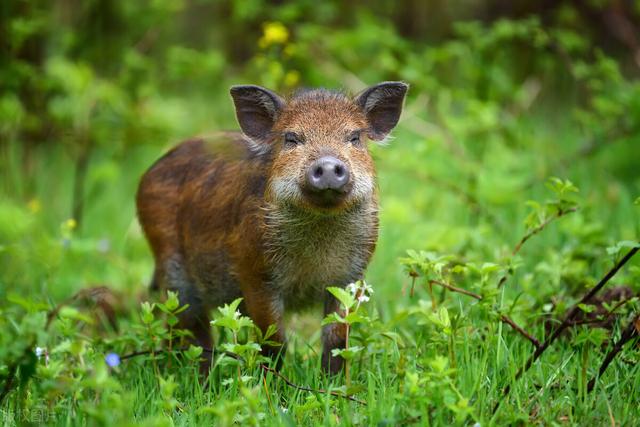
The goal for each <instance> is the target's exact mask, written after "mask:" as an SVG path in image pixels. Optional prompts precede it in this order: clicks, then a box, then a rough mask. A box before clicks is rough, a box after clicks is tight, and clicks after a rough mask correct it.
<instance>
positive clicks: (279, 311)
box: [243, 287, 287, 369]
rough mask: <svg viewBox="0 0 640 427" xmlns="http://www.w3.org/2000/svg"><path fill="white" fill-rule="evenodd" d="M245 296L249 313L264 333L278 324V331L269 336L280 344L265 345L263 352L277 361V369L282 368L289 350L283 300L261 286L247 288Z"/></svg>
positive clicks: (270, 339)
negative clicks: (285, 330) (283, 319)
mask: <svg viewBox="0 0 640 427" xmlns="http://www.w3.org/2000/svg"><path fill="white" fill-rule="evenodd" d="M243 296H244V305H245V308H246V310H247V313H248V314H249V316H250V317H251V319H252V320H253V323H255V324H256V326H257V327H259V328H260V330H261V331H262V333H263V334H264V333H265V332H267V329H268V328H269V326H271V325H276V327H277V330H276V333H275V334H274V335H272V336H271V337H270V338H269V341H274V342H276V343H279V344H277V345H263V346H262V354H263V355H264V356H267V357H270V358H271V360H273V361H275V362H276V369H280V368H281V367H282V361H283V359H284V355H285V353H286V351H287V341H286V336H285V332H284V327H283V323H282V317H283V311H284V306H283V304H282V302H281V301H280V300H279V299H277V298H274V296H273V294H272V293H270V292H268V291H267V290H266V289H263V288H261V287H259V288H257V289H256V288H252V289H250V290H245V292H244V295H243Z"/></svg>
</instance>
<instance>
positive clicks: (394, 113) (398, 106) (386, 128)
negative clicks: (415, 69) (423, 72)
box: [355, 82, 409, 141]
mask: <svg viewBox="0 0 640 427" xmlns="http://www.w3.org/2000/svg"><path fill="white" fill-rule="evenodd" d="M407 89H409V85H407V84H406V83H402V82H383V83H378V84H377V85H375V86H371V87H370V88H367V89H365V90H364V91H362V92H361V93H360V94H359V95H358V96H357V97H356V99H355V102H356V104H358V105H359V106H360V108H362V110H363V111H364V113H365V114H366V115H367V121H368V122H369V138H371V139H373V140H376V141H381V140H383V139H384V138H385V137H386V136H387V135H388V134H389V132H391V130H392V129H393V128H394V127H395V126H396V125H397V124H398V120H399V119H400V113H401V112H402V103H403V102H404V95H405V94H406V93H407Z"/></svg>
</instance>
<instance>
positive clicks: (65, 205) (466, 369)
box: [0, 0, 640, 425]
mask: <svg viewBox="0 0 640 427" xmlns="http://www.w3.org/2000/svg"><path fill="white" fill-rule="evenodd" d="M400 3H402V2H391V1H380V2H376V3H375V4H372V5H371V6H370V7H369V5H368V6H367V7H364V6H363V5H361V4H360V3H358V2H354V3H349V4H346V3H344V2H338V1H333V0H331V1H326V2H320V3H319V2H311V1H308V0H300V1H297V2H284V3H274V2H268V1H266V0H251V1H246V2H238V1H215V2H214V1H208V0H202V1H197V2H179V1H178V2H176V1H157V0H154V1H143V2H107V1H93V2H78V1H75V0H71V1H64V2H44V1H29V2H27V1H15V2H9V3H7V4H6V5H3V6H0V9H1V11H0V12H1V14H0V39H1V40H2V43H3V49H1V50H0V55H1V58H2V61H1V62H0V63H1V64H2V65H1V66H0V266H1V268H0V393H2V391H3V390H5V389H6V390H7V391H8V394H7V395H6V396H5V397H4V399H3V400H2V401H1V402H0V419H2V421H3V422H4V423H5V424H8V425H16V424H23V423H26V422H32V423H38V422H45V423H49V424H65V425H69V424H90V425H94V424H95V425H127V424H131V425H133V424H136V425H137V424H148V425H172V424H195V423H209V424H211V423H216V424H217V425H236V424H243V425H244V424H249V425H282V424H285V425H297V424H307V425H316V424H318V423H325V424H327V425H334V424H347V425H371V424H392V425H396V424H410V423H415V424H419V425H421V424H436V425H437V424H459V425H471V424H473V423H476V422H477V423H480V424H481V425H483V424H492V423H496V424H515V423H524V424H527V423H541V424H555V423H570V424H596V425H599V424H604V423H610V422H611V419H612V418H613V420H615V422H617V423H619V424H621V425H624V424H632V423H633V422H634V421H635V420H636V419H637V417H638V409H637V404H636V402H637V401H638V400H639V399H640V395H639V394H638V393H639V392H640V385H639V384H638V378H640V375H639V372H638V369H639V368H638V366H640V364H638V361H639V359H640V352H639V351H638V347H637V344H634V345H628V346H627V347H625V348H624V349H623V352H622V353H621V354H620V355H619V356H618V357H617V358H616V359H615V360H614V363H613V364H612V365H611V366H610V367H609V369H608V370H607V371H606V372H605V374H604V375H603V376H602V377H601V378H599V379H598V381H597V383H596V388H595V390H594V391H593V392H591V393H589V392H588V386H587V384H588V380H589V379H591V378H594V376H595V375H596V374H597V371H598V367H599V366H600V363H601V361H602V360H603V358H604V357H605V354H606V353H607V351H608V350H609V349H611V348H612V342H613V341H615V340H616V339H618V338H619V337H620V335H621V333H620V331H621V330H622V329H623V328H625V327H626V325H627V324H628V323H629V322H630V320H631V319H632V318H633V316H634V313H637V312H638V310H640V304H639V302H638V298H637V296H636V297H630V298H627V299H624V298H623V299H622V300H620V299H618V298H613V299H611V300H604V301H600V302H595V301H592V302H590V303H586V304H580V305H579V306H578V309H579V310H580V313H581V314H580V315H581V316H583V317H581V319H582V320H584V321H585V322H583V323H582V324H576V325H575V326H574V327H572V328H571V329H570V330H569V332H568V333H566V334H564V335H563V336H562V337H561V338H560V339H559V340H558V341H556V342H555V343H554V344H553V345H552V346H551V347H550V348H549V349H548V350H547V351H546V353H545V354H544V355H543V356H542V358H541V359H540V360H539V361H538V362H536V364H535V365H534V367H533V368H532V369H531V370H529V371H528V372H527V373H525V374H524V375H523V376H522V378H520V379H519V380H515V379H514V378H515V376H516V372H517V371H518V369H519V368H520V367H521V366H523V365H524V363H525V361H526V360H527V359H528V358H529V356H530V355H531V353H532V351H533V350H535V349H536V344H535V343H533V342H532V341H531V340H530V339H528V338H527V337H525V336H523V335H522V334H521V333H519V332H517V331H516V330H515V329H513V328H512V327H511V326H509V324H508V323H506V322H505V320H504V319H505V318H508V319H509V320H511V321H512V322H514V323H515V324H517V325H520V326H522V327H523V328H524V329H525V330H526V331H527V332H528V333H529V334H531V336H532V337H534V339H535V338H537V339H539V340H541V341H542V340H543V338H545V337H548V333H549V332H550V331H551V330H552V328H553V327H554V325H557V324H558V319H560V318H562V316H564V315H566V314H567V313H569V312H571V307H573V305H574V304H575V303H576V302H578V301H579V298H580V297H581V296H582V295H584V294H585V292H587V291H588V290H589V289H591V288H592V287H593V286H594V285H595V284H596V283H597V282H598V281H599V280H600V279H601V278H602V277H603V275H604V274H605V273H606V272H607V271H608V270H609V269H610V268H611V266H612V265H614V264H615V263H617V262H619V261H620V260H621V259H622V258H623V257H624V256H625V255H626V254H628V253H629V251H630V250H636V249H637V247H638V241H639V237H638V234H639V231H640V221H639V220H638V215H639V213H640V210H639V209H640V207H639V205H640V197H639V195H640V177H639V175H638V169H637V146H638V143H640V141H638V138H639V136H638V135H640V133H639V132H638V130H640V81H639V80H638V78H637V76H638V74H637V68H634V65H633V63H632V60H630V58H629V57H627V56H626V54H625V53H624V52H621V51H620V50H619V49H612V48H611V45H612V44H611V43H609V42H601V40H603V39H606V37H604V36H603V34H602V33H601V32H598V31H600V30H598V28H599V27H597V26H595V25H589V22H588V21H587V20H586V19H587V18H585V17H586V16H591V15H589V14H588V13H585V12H584V11H583V10H581V9H580V8H579V7H574V6H568V5H567V4H564V3H562V4H561V5H559V6H557V7H555V6H554V7H552V8H550V9H549V10H546V11H545V13H541V14H529V15H527V16H525V17H524V18H522V19H487V20H485V21H484V22H480V21H469V20H465V19H459V17H461V16H463V17H468V16H472V15H468V14H466V13H467V12H466V10H467V9H469V10H472V11H477V9H474V8H475V7H476V6H475V2H463V3H461V5H460V6H453V5H448V6H446V8H445V7H444V6H442V8H443V9H442V10H440V9H438V8H436V7H434V8H433V17H431V16H430V17H429V19H428V20H425V22H427V23H431V24H434V25H433V28H434V29H433V30H431V29H429V28H427V29H425V28H424V27H421V26H420V25H422V24H420V25H419V24H415V25H414V24H411V22H412V19H410V18H411V17H412V13H415V14H416V16H418V14H419V13H420V10H421V9H420V8H421V6H420V4H419V3H420V2H409V3H410V4H411V6H410V7H409V6H407V7H405V9H406V10H403V7H404V6H402V5H400ZM436 3H437V2H436ZM450 3H453V2H450ZM590 3H594V5H590V6H589V7H592V8H594V9H593V10H596V11H606V10H608V9H607V7H608V6H606V5H599V6H598V5H595V3H606V2H590ZM494 7H498V6H495V5H494ZM583 7H586V6H583ZM411 8H414V9H415V10H412V9H411ZM445 9H446V11H448V12H446V11H445V12H446V13H445V12H443V10H445ZM533 10H537V9H533ZM447 13H449V14H450V16H453V18H454V19H452V20H446V19H442V22H435V21H437V19H436V18H435V17H440V18H441V17H442V16H443V15H442V14H444V15H447ZM630 13H631V12H630ZM633 13H634V14H635V15H633V16H637V13H640V11H634V12H633ZM438 19H439V18H438ZM435 24H438V25H435ZM425 25H426V24H425ZM429 31H432V32H429ZM607 40H608V39H607ZM391 79H401V80H405V81H407V82H408V83H410V85H411V89H410V92H409V99H408V101H407V104H406V106H405V111H404V113H403V118H402V121H401V123H400V126H399V128H398V129H397V131H396V133H395V137H396V140H394V141H391V144H390V145H389V146H388V147H380V146H372V147H371V149H372V152H373V155H374V157H375V159H376V164H377V168H378V170H379V185H380V193H381V195H380V199H381V205H382V210H381V235H380V239H379V242H378V249H377V252H376V255H375V257H374V260H373V262H372V264H371V266H370V269H369V271H368V274H367V281H368V282H370V283H373V284H374V285H375V289H376V292H375V294H373V295H371V292H370V289H369V288H368V287H367V286H368V285H366V282H364V281H361V282H357V283H355V284H353V286H352V287H351V288H349V289H346V290H345V289H341V288H338V287H334V286H331V285H335V284H327V285H329V286H330V287H329V292H331V293H332V294H333V295H334V296H335V297H336V298H337V299H338V300H339V301H340V302H341V304H342V306H343V310H344V311H343V313H336V314H334V315H330V316H329V317H327V318H325V319H324V320H323V321H322V322H323V323H324V324H327V323H333V322H339V323H344V324H346V325H348V328H349V344H348V346H347V348H345V349H337V350H336V351H335V355H336V356H341V357H343V358H345V359H346V360H347V364H346V365H347V366H348V373H347V374H346V377H344V376H338V377H335V378H328V377H325V376H323V375H321V374H320V372H321V371H320V360H319V359H320V357H319V336H320V333H319V324H320V319H317V316H316V318H312V319H309V318H310V317H311V316H309V315H296V316H294V317H293V318H292V319H291V321H289V322H288V323H289V324H291V326H292V328H293V331H292V333H291V337H290V345H289V352H288V354H287V356H286V358H285V361H284V367H283V371H282V375H283V376H284V377H285V378H287V379H289V380H290V381H291V382H292V383H293V384H294V385H298V386H299V387H298V388H296V387H293V386H291V385H290V384H287V383H286V382H285V381H284V379H283V378H282V377H280V376H278V375H276V374H275V373H274V372H273V371H270V370H268V369H265V367H269V366H270V365H269V364H270V361H269V360H267V359H266V358H264V357H263V356H261V354H260V349H261V347H262V346H263V345H269V344H272V343H271V342H270V341H269V340H270V338H271V336H272V334H273V333H274V331H275V330H274V329H273V328H271V329H270V330H269V331H267V332H266V333H264V334H263V333H262V332H261V331H260V330H259V329H257V328H256V327H255V325H254V324H253V322H252V321H251V319H250V318H248V317H246V316H244V315H243V314H242V313H241V312H240V311H239V309H240V307H241V301H240V300H236V301H234V302H232V303H230V304H228V305H226V306H223V307H220V308H219V309H218V310H217V311H216V314H217V316H216V318H215V320H214V321H213V322H212V326H213V328H212V330H213V332H214V335H215V337H216V348H215V349H214V350H216V353H214V354H213V355H211V353H210V349H202V348H200V347H197V346H193V345H191V344H189V341H188V338H189V337H188V335H189V334H188V332H186V331H182V330H180V329H179V328H178V314H179V313H180V312H181V311H182V310H185V309H188V307H180V306H179V303H178V298H177V295H175V294H172V293H169V294H168V295H167V296H166V298H165V299H164V300H163V301H154V302H147V300H148V299H149V297H148V296H147V295H146V292H145V286H146V283H147V280H148V277H149V276H150V272H151V268H152V265H151V256H150V254H149V252H148V248H147V246H146V244H145V242H144V239H143V238H142V235H141V233H140V229H139V227H138V225H137V223H136V220H135V214H134V207H133V198H134V193H135V188H136V185H137V181H138V179H139V176H140V175H141V173H142V172H143V171H144V170H145V169H146V168H147V167H148V166H149V165H150V164H151V163H152V162H153V161H154V159H156V158H157V157H158V156H159V155H160V154H161V152H162V151H163V150H164V149H166V148H168V147H169V146H171V145H173V144H174V143H175V142H176V141H179V140H181V139H183V138H186V137H190V136H192V135H195V134H199V133H202V132H205V131H210V130H217V129H225V128H233V127H235V125H234V121H233V113H232V109H231V102H230V100H229V97H228V94H227V91H228V87H229V86H230V85H231V84H237V83H247V82H251V83H255V84H262V85H266V86H269V87H271V88H273V89H276V90H280V91H283V92H290V91H292V90H295V89H296V88H298V87H304V86H318V85H320V86H327V87H337V88H344V89H346V90H348V91H357V90H359V89H361V88H363V87H365V85H366V84H372V83H375V82H377V81H381V80H391ZM578 188H579V191H578ZM639 279H640V266H639V265H638V258H637V257H636V258H633V259H632V260H631V261H630V262H629V263H628V264H627V265H626V266H625V267H624V268H623V269H622V270H621V271H619V272H618V273H617V275H616V276H615V277H614V278H613V279H612V281H611V283H610V284H608V285H607V286H608V287H614V286H617V287H618V288H617V289H620V288H621V287H623V286H625V287H626V288H628V289H629V290H630V291H629V292H631V293H632V294H636V295H637V294H638V292H639V291H640V282H639ZM97 284H106V285H107V286H108V287H109V288H110V289H112V290H113V301H115V303H114V302H113V301H111V300H109V301H111V302H109V304H108V305H109V306H113V308H115V311H116V317H117V319H118V321H117V325H116V327H117V328H118V329H117V330H115V329H114V324H113V323H112V322H111V321H110V316H109V315H108V313H106V312H105V311H104V310H103V308H104V301H103V300H102V299H100V298H98V297H96V296H95V295H93V294H90V297H89V298H84V297H83V298H75V297H74V298H70V297H72V296H73V295H78V291H81V290H82V289H86V288H91V287H94V286H96V285H97ZM626 288H625V289H626ZM81 293H82V291H81ZM369 297H371V301H368V298H369ZM56 308H57V309H56ZM588 322H591V323H596V322H600V323H598V324H599V325H600V326H606V328H607V329H604V328H601V327H597V328H594V327H591V326H592V324H591V323H588ZM636 343H637V341H636ZM532 345H533V348H532ZM209 356H211V357H210V360H209ZM203 361H205V362H210V363H211V367H212V373H211V376H210V378H209V381H206V382H204V381H202V380H201V379H200V377H199V374H198V367H199V365H200V363H201V362H203ZM7 384H9V385H10V387H7ZM505 387H510V389H511V390H510V393H509V394H508V395H507V396H506V397H504V394H503V390H504V389H505ZM307 389H310V390H311V391H309V390H307ZM346 396H350V397H352V398H354V399H356V400H358V401H364V402H366V404H362V403H357V402H356V401H353V400H349V399H347V398H346ZM567 401H570V402H572V405H567V404H566V402H567ZM498 402H500V405H499V407H498V409H497V411H496V412H495V413H494V411H493V408H494V407H496V404H497V403H498Z"/></svg>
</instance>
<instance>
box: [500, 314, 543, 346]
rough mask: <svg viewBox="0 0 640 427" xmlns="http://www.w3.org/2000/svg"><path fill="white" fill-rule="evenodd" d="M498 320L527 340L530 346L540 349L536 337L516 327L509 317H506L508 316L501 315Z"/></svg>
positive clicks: (520, 327)
mask: <svg viewBox="0 0 640 427" xmlns="http://www.w3.org/2000/svg"><path fill="white" fill-rule="evenodd" d="M500 320H501V321H502V322H503V323H506V324H507V325H509V326H511V327H512V328H513V329H514V330H515V331H516V332H518V333H519V334H520V335H522V336H523V337H525V338H526V339H528V340H529V341H530V342H531V344H533V346H534V347H535V348H540V341H538V339H537V338H536V337H534V336H533V335H531V334H530V333H528V332H527V331H525V330H524V328H523V327H522V326H520V325H518V324H517V323H516V322H514V321H513V320H512V319H511V318H510V317H508V316H506V315H504V314H501V315H500Z"/></svg>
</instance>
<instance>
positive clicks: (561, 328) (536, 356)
mask: <svg viewBox="0 0 640 427" xmlns="http://www.w3.org/2000/svg"><path fill="white" fill-rule="evenodd" d="M638 249H640V248H638V247H635V248H631V249H630V250H629V252H627V254H626V255H625V256H624V257H623V258H622V259H621V260H620V261H618V263H617V264H616V265H614V266H613V268H611V270H609V271H608V272H607V274H605V276H604V277H603V278H602V279H600V281H599V282H598V284H597V285H595V286H594V287H593V288H592V289H591V290H590V291H589V292H588V293H587V294H586V295H585V296H584V297H582V299H581V300H580V301H579V302H578V303H577V304H575V305H574V306H573V307H572V308H571V310H569V313H567V315H566V317H565V319H564V320H563V321H562V323H561V324H560V325H559V326H558V327H557V328H556V329H555V330H554V331H553V333H552V334H551V335H550V336H549V337H548V338H547V339H546V340H545V341H544V342H543V343H542V344H541V345H540V347H538V348H536V350H535V352H534V353H533V354H532V355H531V356H530V357H529V359H527V361H526V363H525V364H524V366H523V367H521V368H520V369H519V370H518V372H516V375H515V377H514V381H517V380H518V379H520V377H521V376H522V375H523V374H524V373H525V372H527V371H528V370H529V369H530V368H531V366H532V365H533V362H535V361H536V360H538V359H539V358H540V356H542V354H543V353H544V352H545V351H546V350H547V348H549V346H550V345H551V344H552V343H553V342H554V341H555V340H556V339H557V338H558V337H559V336H560V335H561V334H562V332H563V331H564V330H565V329H567V328H568V327H569V326H571V321H572V320H573V319H574V318H575V316H576V315H577V314H578V313H579V312H580V307H579V306H580V305H581V304H585V303H587V302H588V301H589V300H590V299H591V298H593V296H594V295H595V294H597V293H598V292H599V291H600V290H601V289H602V288H603V287H604V285H606V284H607V282H609V280H611V278H612V277H613V276H615V275H616V273H617V272H618V270H620V269H621V268H622V266H623V265H625V264H626V263H627V262H628V261H629V260H630V259H631V258H632V257H633V256H634V255H635V254H636V253H637V252H638ZM510 391H511V384H508V385H507V386H506V387H505V388H504V389H503V390H502V398H501V399H500V400H498V402H497V403H496V405H495V406H494V408H493V413H494V414H495V412H496V411H497V410H498V407H500V403H502V401H503V400H504V399H505V398H506V397H507V395H508V394H509V392H510Z"/></svg>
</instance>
